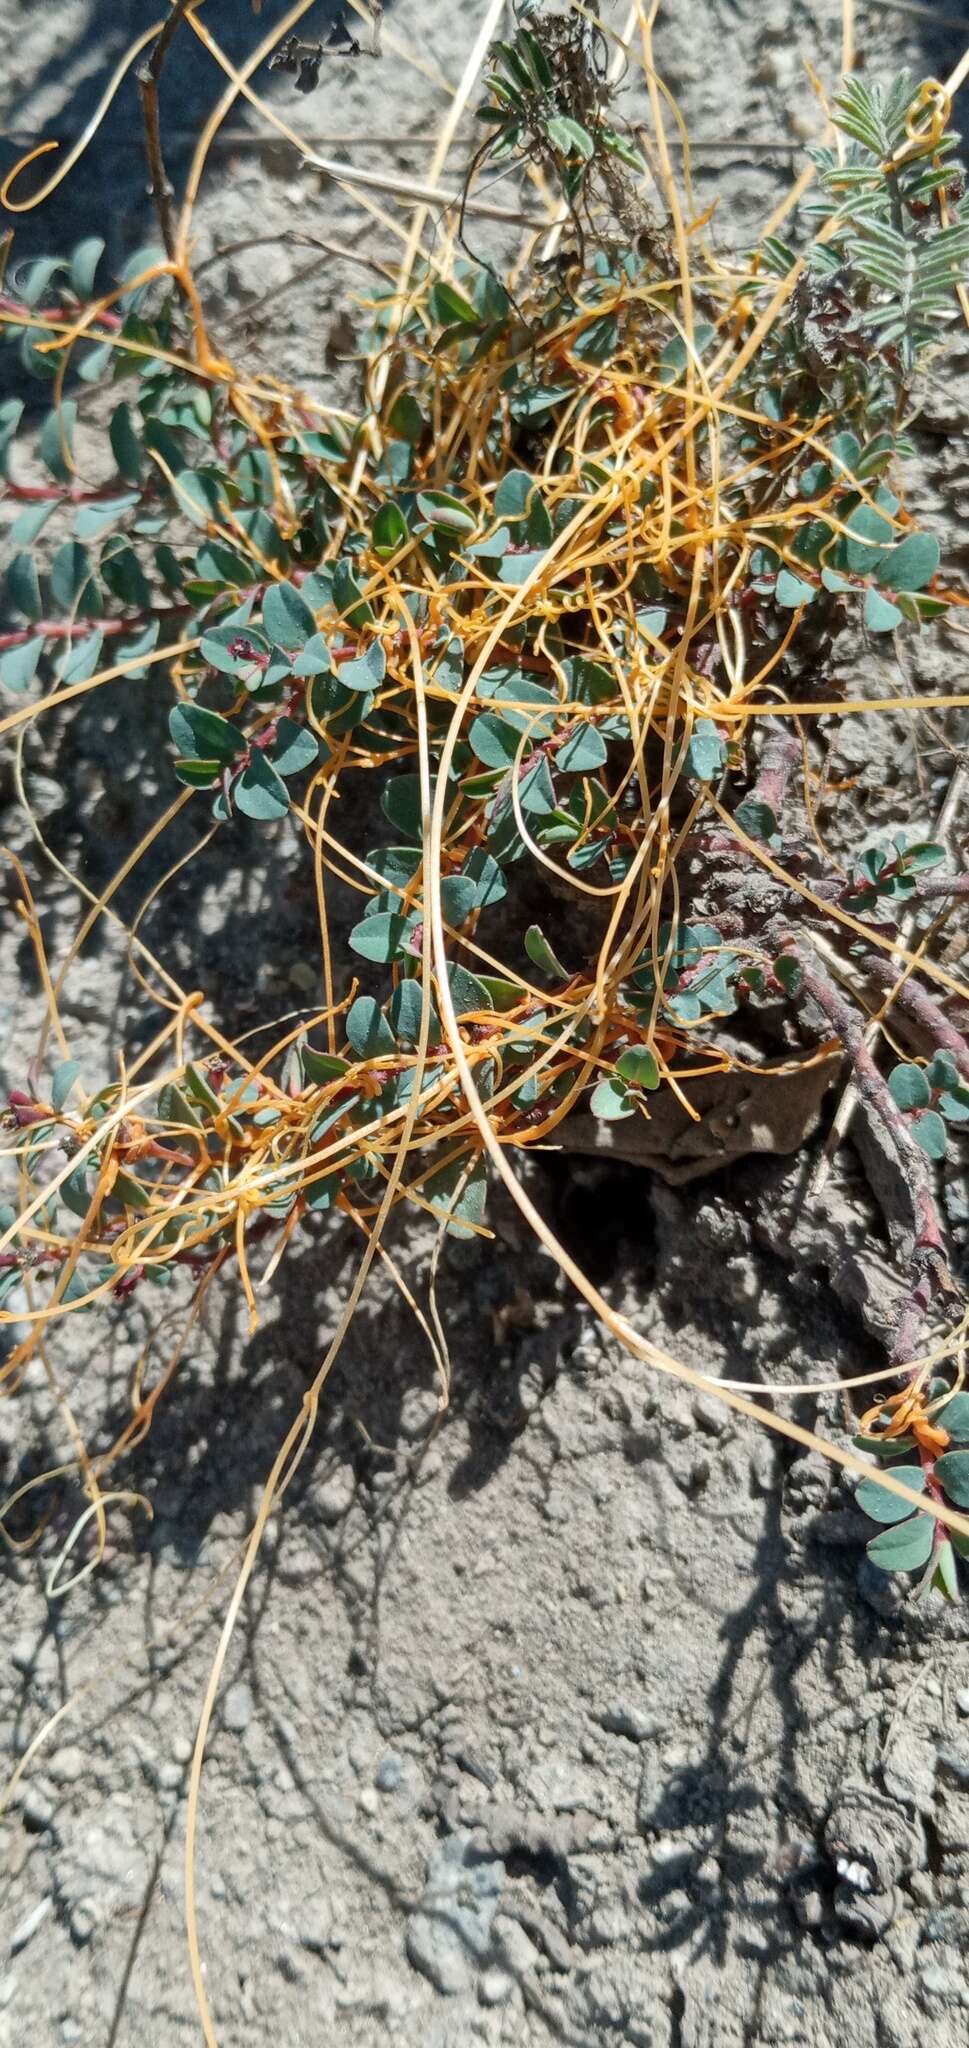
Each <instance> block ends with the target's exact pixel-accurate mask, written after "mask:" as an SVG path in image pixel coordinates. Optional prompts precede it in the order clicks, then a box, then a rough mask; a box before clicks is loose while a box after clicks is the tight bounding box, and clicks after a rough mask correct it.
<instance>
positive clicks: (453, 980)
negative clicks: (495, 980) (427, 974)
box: [447, 960, 494, 1017]
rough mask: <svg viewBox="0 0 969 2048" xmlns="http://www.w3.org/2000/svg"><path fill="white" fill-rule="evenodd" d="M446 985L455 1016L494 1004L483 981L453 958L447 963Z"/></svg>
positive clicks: (489, 1007)
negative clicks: (458, 964) (449, 992)
mask: <svg viewBox="0 0 969 2048" xmlns="http://www.w3.org/2000/svg"><path fill="white" fill-rule="evenodd" d="M447 979H448V987H449V989H450V991H451V1001H452V1002H453V1004H454V1014H455V1016H456V1017H465V1016H467V1015H468V1014H469V1013H470V1012H471V1011H472V1010H491V1009H493V1008H494V1005H493V1003H492V1000H491V996H490V995H489V993H488V990H487V989H486V988H485V986H484V983H483V982H482V981H479V979H478V976H477V975H476V974H471V973H469V971H468V969H467V968H466V967H459V966H457V964H456V963H455V961H453V960H449V961H448V965H447Z"/></svg>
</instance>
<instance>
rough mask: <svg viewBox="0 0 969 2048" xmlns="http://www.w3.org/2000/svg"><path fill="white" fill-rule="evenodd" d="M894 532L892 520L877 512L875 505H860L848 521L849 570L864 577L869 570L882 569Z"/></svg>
mask: <svg viewBox="0 0 969 2048" xmlns="http://www.w3.org/2000/svg"><path fill="white" fill-rule="evenodd" d="M893 531H894V529H893V527H892V523H891V520H890V519H886V518H885V516H884V514H883V513H881V512H876V510H875V508H874V506H873V505H858V506H857V507H856V509H855V511H854V512H852V514H851V516H850V518H849V520H848V535H849V538H848V542H847V550H846V552H847V560H848V567H849V569H851V570H853V571H854V573H855V575H861V576H863V575H865V574H866V573H867V571H868V570H869V569H877V568H880V566H881V564H882V563H883V562H884V560H885V556H886V551H887V543H888V542H890V541H891V539H892V536H893ZM873 543H879V545H873Z"/></svg>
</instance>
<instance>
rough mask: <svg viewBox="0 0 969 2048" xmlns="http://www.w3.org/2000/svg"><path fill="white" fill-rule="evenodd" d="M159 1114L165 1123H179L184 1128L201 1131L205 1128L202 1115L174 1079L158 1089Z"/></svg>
mask: <svg viewBox="0 0 969 2048" xmlns="http://www.w3.org/2000/svg"><path fill="white" fill-rule="evenodd" d="M158 1115H159V1117H160V1119H161V1122H162V1123H163V1124H177V1125H179V1126H180V1127H181V1128H182V1129H183V1130H188V1131H200V1130H201V1129H202V1128H203V1126H202V1119H201V1117H199V1116H198V1115H197V1114H196V1112H195V1110H194V1109H193V1107H192V1104H191V1103H190V1102H189V1100H188V1097H187V1096H185V1095H183V1094H182V1091H181V1089H180V1088H179V1087H177V1086H176V1084H175V1082H174V1081H166V1083H165V1086H164V1088H160V1089H159V1091H158Z"/></svg>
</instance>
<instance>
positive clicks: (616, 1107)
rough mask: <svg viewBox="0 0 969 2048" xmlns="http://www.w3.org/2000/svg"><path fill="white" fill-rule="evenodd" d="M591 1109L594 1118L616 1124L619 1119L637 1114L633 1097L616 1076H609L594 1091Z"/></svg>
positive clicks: (590, 1104)
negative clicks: (601, 1118) (602, 1118)
mask: <svg viewBox="0 0 969 2048" xmlns="http://www.w3.org/2000/svg"><path fill="white" fill-rule="evenodd" d="M589 1107H590V1109H591V1111H592V1114H593V1116H598V1117H604V1118H605V1119H606V1120H607V1122H609V1123H615V1122H616V1120H617V1119H618V1118H619V1117H623V1116H634V1115H635V1112H636V1103H635V1100H634V1098H633V1096H631V1095H630V1093H629V1090H628V1089H627V1088H625V1087H624V1086H623V1084H622V1082H621V1081H619V1080H617V1079H616V1076H615V1075H614V1074H609V1075H608V1076H607V1078H606V1079H605V1080H604V1081H600V1082H599V1084H598V1087H596V1088H594V1089H593V1091H592V1096H591V1100H590V1103H589Z"/></svg>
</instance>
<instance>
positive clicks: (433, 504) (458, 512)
mask: <svg viewBox="0 0 969 2048" xmlns="http://www.w3.org/2000/svg"><path fill="white" fill-rule="evenodd" d="M417 507H418V511H419V512H420V513H421V516H422V517H423V518H424V519H427V520H429V522H430V524H431V525H432V526H441V527H444V528H445V530H446V531H448V532H452V533H473V532H474V530H475V527H476V526H477V524H478V522H477V519H476V517H475V515H474V513H473V512H470V511H469V510H468V507H467V505H465V504H462V501H461V499H460V498H455V497H453V496H452V494H451V492H450V491H419V492H418V494H417Z"/></svg>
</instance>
